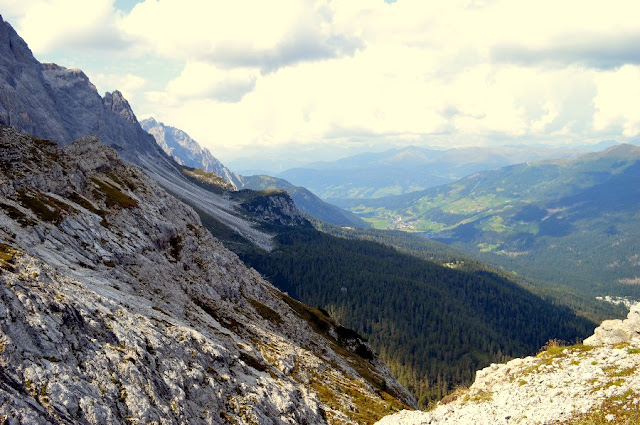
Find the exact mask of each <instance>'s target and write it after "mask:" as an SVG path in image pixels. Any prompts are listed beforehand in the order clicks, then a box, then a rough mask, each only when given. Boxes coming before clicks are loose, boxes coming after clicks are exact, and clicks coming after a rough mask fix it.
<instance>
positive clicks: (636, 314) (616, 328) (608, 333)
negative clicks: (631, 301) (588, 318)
mask: <svg viewBox="0 0 640 425" xmlns="http://www.w3.org/2000/svg"><path fill="white" fill-rule="evenodd" d="M635 339H640V304H635V305H633V306H631V308H630V310H629V314H628V315H627V318H626V319H625V320H619V319H615V320H605V321H604V322H602V324H601V325H600V326H598V327H597V328H596V330H595V331H594V332H593V335H592V336H590V337H589V338H587V339H585V340H584V343H585V344H586V345H605V344H609V345H611V344H620V343H626V342H629V341H632V340H635Z"/></svg>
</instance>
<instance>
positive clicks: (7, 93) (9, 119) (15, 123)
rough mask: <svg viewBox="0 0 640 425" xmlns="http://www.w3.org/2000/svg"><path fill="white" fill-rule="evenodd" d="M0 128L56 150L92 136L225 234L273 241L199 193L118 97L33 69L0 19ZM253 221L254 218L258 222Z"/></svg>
mask: <svg viewBox="0 0 640 425" xmlns="http://www.w3.org/2000/svg"><path fill="white" fill-rule="evenodd" d="M0 53H1V55H0V56H1V57H0V88H1V90H0V125H8V126H11V127H13V128H16V129H18V130H20V131H23V132H25V133H27V134H32V135H34V136H37V137H42V138H45V139H48V140H52V141H55V142H58V143H60V144H62V145H66V144H68V143H71V142H72V141H73V140H75V139H77V138H79V137H85V136H97V137H98V138H99V139H100V140H101V142H103V143H104V144H106V145H109V146H111V147H113V148H114V149H116V150H117V151H118V153H119V154H120V156H121V157H122V158H123V159H125V160H126V161H128V162H131V163H134V164H136V165H139V166H141V167H143V168H144V169H145V171H146V172H147V174H148V175H149V176H151V177H152V178H153V179H154V180H155V181H156V182H157V183H159V184H160V185H161V186H162V187H163V188H164V189H166V190H168V191H169V192H171V193H172V194H174V195H176V196H178V197H179V198H181V199H182V200H184V201H185V202H188V203H189V204H190V205H192V206H194V207H195V208H197V210H198V211H199V212H202V213H203V214H206V215H207V216H210V217H213V218H214V219H215V220H216V221H217V222H218V223H220V225H221V226H223V227H224V229H226V231H230V232H233V233H234V234H236V235H239V237H240V238H242V239H243V240H245V241H248V242H249V243H250V244H253V245H255V246H258V247H260V248H262V249H266V250H269V249H271V247H272V238H273V235H272V234H270V233H267V232H265V231H263V230H261V229H260V228H259V226H258V225H256V223H255V220H254V219H253V218H247V216H246V213H245V212H244V211H243V209H242V207H241V205H240V203H239V202H236V201H234V200H233V199H231V198H229V197H226V196H224V195H223V194H220V193H211V191H208V190H204V189H203V188H201V187H200V186H198V185H197V184H195V183H194V181H193V180H192V179H189V178H188V177H187V176H185V175H184V174H183V172H182V168H181V167H180V165H179V164H178V163H177V162H175V161H174V160H173V159H172V158H171V157H169V156H168V155H167V154H166V153H165V152H164V151H163V150H162V148H160V146H158V144H157V143H156V141H155V139H154V138H153V136H151V135H150V134H149V133H147V132H145V131H144V130H143V129H142V127H141V126H140V124H139V123H138V120H137V119H136V117H135V114H134V113H133V111H132V110H131V107H130V105H129V103H128V102H127V101H126V99H124V98H123V96H122V94H121V93H120V92H118V91H114V92H113V93H106V94H105V96H104V97H100V95H99V94H98V93H97V91H96V88H95V86H93V84H91V82H90V81H89V80H88V78H87V76H86V75H85V74H84V73H83V72H82V71H80V70H75V69H66V68H63V67H61V66H58V65H55V64H40V63H39V62H38V61H37V60H36V59H35V58H34V57H33V55H32V53H31V51H30V50H29V47H28V46H27V44H26V43H25V42H24V40H22V39H21V38H20V36H19V35H18V34H17V33H16V32H15V31H14V30H13V28H12V27H11V25H9V24H8V23H6V22H5V21H3V20H2V18H1V17H0ZM258 221H259V219H258Z"/></svg>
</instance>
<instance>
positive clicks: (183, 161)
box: [140, 118, 242, 188]
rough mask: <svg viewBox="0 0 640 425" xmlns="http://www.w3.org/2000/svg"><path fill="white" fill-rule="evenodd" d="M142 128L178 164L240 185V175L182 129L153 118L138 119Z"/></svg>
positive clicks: (235, 185) (234, 184)
mask: <svg viewBox="0 0 640 425" xmlns="http://www.w3.org/2000/svg"><path fill="white" fill-rule="evenodd" d="M140 125H141V126H142V128H143V129H144V130H145V131H147V132H148V133H149V134H151V135H152V136H153V137H154V138H155V139H156V142H157V143H158V145H160V147H161V148H162V150H164V151H165V152H166V153H167V155H171V156H172V157H173V159H175V160H176V161H177V162H178V163H179V164H180V165H185V166H187V167H192V168H201V169H203V170H204V171H208V172H214V173H216V174H218V175H219V176H220V177H222V178H223V179H224V180H226V181H227V182H229V183H231V184H232V185H233V186H234V187H236V188H237V187H238V186H242V183H241V181H240V177H239V176H237V175H236V174H235V173H233V172H232V171H231V170H229V169H228V168H227V167H225V166H224V165H223V164H222V163H221V162H220V161H218V160H217V159H216V158H215V157H214V156H213V155H212V154H211V152H209V150H208V149H207V148H203V147H202V146H200V144H199V143H198V142H196V141H195V140H193V139H192V138H191V137H190V136H189V135H188V134H187V133H185V132H184V131H182V130H180V129H178V128H175V127H171V126H168V125H165V124H164V123H161V122H158V121H156V120H155V119H154V118H147V119H144V120H142V121H140Z"/></svg>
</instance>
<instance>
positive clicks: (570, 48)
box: [0, 0, 640, 162]
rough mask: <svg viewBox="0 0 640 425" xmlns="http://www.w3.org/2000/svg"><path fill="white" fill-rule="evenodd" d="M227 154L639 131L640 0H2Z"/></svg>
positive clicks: (108, 78) (94, 75)
mask: <svg viewBox="0 0 640 425" xmlns="http://www.w3.org/2000/svg"><path fill="white" fill-rule="evenodd" d="M0 13H1V14H2V17H3V19H4V20H6V21H8V22H9V23H10V24H11V25H12V26H13V27H14V28H15V29H16V31H18V33H19V34H20V35H21V36H22V37H23V38H24V39H25V41H26V42H27V43H28V44H29V46H30V48H31V50H32V51H33V53H34V55H35V56H36V58H37V59H38V60H40V61H41V62H56V63H58V64H59V65H62V66H66V67H68V68H80V69H82V70H83V71H84V72H85V73H86V74H87V75H88V76H89V78H90V79H91V81H92V82H93V83H94V84H95V85H96V87H97V88H98V91H99V92H100V93H101V94H103V93H104V92H105V91H113V90H115V89H118V90H120V91H121V92H123V94H124V95H125V97H126V98H127V99H128V100H129V102H130V103H131V105H132V107H133V109H134V112H135V113H136V115H137V116H138V118H139V119H142V118H146V117H149V116H153V117H155V118H156V119H158V120H159V121H162V122H164V123H165V124H167V125H171V126H175V127H178V128H180V129H182V130H184V131H186V132H187V133H189V134H190V135H191V136H192V137H193V138H194V139H196V140H197V141H198V142H199V143H200V144H202V145H203V146H205V147H207V148H209V149H210V150H211V151H212V152H213V153H214V155H215V156H217V157H218V158H220V159H221V160H223V162H224V161H225V160H226V161H235V160H238V159H240V158H248V157H257V156H258V157H262V158H263V159H265V160H266V159H268V158H270V157H272V156H280V157H284V156H287V155H289V156H291V157H294V156H295V157H298V159H300V160H304V159H308V160H312V159H329V158H331V157H334V158H337V157H341V156H345V155H347V154H352V153H355V152H358V151H380V150H383V149H387V148H390V147H396V146H406V145H415V146H431V147H443V148H445V147H463V146H500V145H524V144H545V145H551V146H560V147H566V146H571V145H588V144H596V143H598V142H601V141H603V140H616V141H618V142H633V143H637V142H638V140H640V24H639V23H638V17H639V16H640V2H638V1H637V0H609V1H606V2H604V1H601V0H579V1H574V0H561V1H558V0H553V1H550V0H536V1H529V0H521V1H513V0H396V1H387V2H385V1H383V0H271V1H260V0H252V1H248V0H234V1H228V0H225V1H218V0H144V1H135V0H91V1H86V0H21V1H20V2H16V1H15V0H0Z"/></svg>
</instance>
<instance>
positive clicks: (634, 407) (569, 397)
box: [378, 304, 640, 425]
mask: <svg viewBox="0 0 640 425" xmlns="http://www.w3.org/2000/svg"><path fill="white" fill-rule="evenodd" d="M639 370H640V304H636V305H634V306H632V307H631V310H630V312H629V314H628V317H627V319H625V320H607V321H605V322H603V323H602V325H601V326H600V327H598V328H596V330H595V332H594V335H593V336H591V337H589V338H587V339H586V340H585V341H584V344H578V345H574V346H563V345H561V344H557V343H551V344H549V346H548V347H546V349H545V350H544V351H542V352H541V353H540V354H538V355H537V356H536V357H526V358H521V359H514V360H511V361H509V362H508V363H506V364H492V365H491V366H489V367H487V368H485V369H483V370H480V371H478V373H477V375H476V380H475V382H474V383H473V385H471V387H470V388H469V389H460V390H459V391H457V392H456V393H454V394H452V395H450V396H448V397H446V398H445V399H443V400H442V401H441V402H440V403H439V405H438V406H437V407H436V408H435V409H434V410H432V411H430V412H418V411H403V412H400V413H398V414H395V415H391V416H387V417H385V418H383V419H382V420H380V421H379V422H378V424H380V425H386V424H399V425H417V424H531V425H533V424H536V425H538V424H545V425H546V424H557V425H560V424H567V425H568V424H577V423H581V424H605V423H611V424H637V423H640V374H638V371H639Z"/></svg>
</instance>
